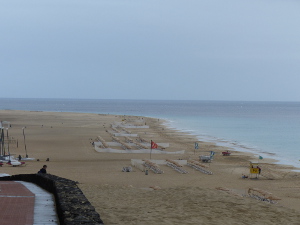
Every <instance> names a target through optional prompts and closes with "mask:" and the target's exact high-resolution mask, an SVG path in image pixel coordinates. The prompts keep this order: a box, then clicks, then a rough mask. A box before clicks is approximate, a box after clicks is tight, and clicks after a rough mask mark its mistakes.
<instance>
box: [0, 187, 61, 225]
mask: <svg viewBox="0 0 300 225" xmlns="http://www.w3.org/2000/svg"><path fill="white" fill-rule="evenodd" d="M0 224H1V225H56V224H59V222H58V218H57V215H56V209H55V202H54V198H53V196H52V195H51V194H50V193H48V192H46V191H45V190H43V189H42V188H40V187H38V186H37V185H35V184H32V183H28V182H21V181H0Z"/></svg>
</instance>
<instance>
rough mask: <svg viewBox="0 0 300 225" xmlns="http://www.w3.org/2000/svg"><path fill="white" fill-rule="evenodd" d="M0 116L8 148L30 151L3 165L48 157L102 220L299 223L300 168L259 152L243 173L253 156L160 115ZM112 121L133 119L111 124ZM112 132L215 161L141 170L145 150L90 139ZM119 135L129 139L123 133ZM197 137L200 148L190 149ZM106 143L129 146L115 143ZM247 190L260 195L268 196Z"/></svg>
mask: <svg viewBox="0 0 300 225" xmlns="http://www.w3.org/2000/svg"><path fill="white" fill-rule="evenodd" d="M0 120H1V121H9V122H10V125H11V127H10V128H9V129H8V135H9V137H10V140H11V141H10V145H9V149H10V153H11V154H12V155H14V156H16V157H17V156H19V155H21V156H23V157H25V155H26V151H27V154H28V157H33V158H35V160H33V161H26V164H25V166H19V167H12V166H9V165H6V164H4V165H3V166H2V167H0V173H7V174H10V175H14V174H26V173H36V172H37V171H38V170H39V169H40V168H41V167H42V166H43V165H44V164H47V166H48V169H47V171H48V173H51V174H53V175H57V176H60V177H64V178H68V179H71V180H74V181H78V182H79V184H78V186H79V187H80V188H81V190H82V191H83V192H84V194H85V195H86V197H87V198H88V199H89V201H90V202H91V203H92V205H93V206H94V207H95V208H96V211H97V212H98V213H99V214H100V216H101V219H102V220H103V221H104V223H105V224H106V225H112V224H128V225H133V224H138V225H146V224H164V225H165V224H300V173H297V172H293V171H292V170H293V169H295V168H293V167H291V166H285V165H277V164H274V162H273V161H272V160H270V159H262V160H260V164H259V165H260V167H261V168H262V172H261V175H260V176H259V178H258V179H250V178H247V179H242V174H246V175H249V165H250V164H249V163H250V161H253V162H257V161H258V157H257V156H254V155H251V154H249V153H242V152H236V151H232V150H231V149H227V148H225V147H220V146H215V145H214V144H213V143H206V142H199V141H197V139H196V137H194V136H192V135H189V134H186V133H182V132H179V131H176V130H172V129H168V128H166V127H165V126H163V124H162V122H163V121H161V120H159V119H156V118H142V117H134V116H115V115H109V114H105V115H104V114H87V113H65V112H38V111H30V112H29V111H14V110H1V111H0ZM113 124H115V125H116V124H126V125H131V126H132V125H135V126H136V127H130V126H129V128H128V127H126V128H124V129H122V128H121V127H116V128H114V127H112V125H113ZM145 126H149V128H146V127H145ZM5 127H6V125H5ZM23 131H24V134H25V137H26V138H25V143H24V137H23ZM6 132H7V130H5V137H6V135H7V133H6ZM117 132H121V133H127V134H137V136H134V137H130V138H131V139H132V140H133V141H134V142H136V141H138V140H141V139H143V140H145V141H147V142H148V144H149V143H150V141H151V140H153V141H155V142H156V143H169V147H166V148H164V149H163V150H164V151H167V152H176V151H181V150H184V151H185V153H184V154H151V159H152V160H166V159H168V160H171V161H172V160H173V161H174V160H178V159H180V160H187V161H197V162H199V156H200V155H207V154H209V151H214V152H215V155H214V159H213V160H212V162H209V163H202V162H199V163H201V166H202V167H203V168H205V170H207V171H211V172H212V173H213V174H212V175H208V174H205V173H202V172H200V171H197V170H195V169H193V168H191V167H189V166H186V165H185V166H183V167H182V168H183V169H184V170H185V171H187V173H186V174H181V173H179V172H177V171H175V170H174V169H172V168H171V167H168V166H166V165H159V168H160V169H161V170H163V171H164V173H163V174H155V173H154V172H153V171H151V170H149V171H148V174H147V175H146V173H145V171H142V170H140V169H139V168H137V167H132V165H131V160H132V159H140V160H149V159H150V154H148V153H141V154H137V153H103V152H97V151H96V150H95V147H94V145H93V143H95V142H97V141H99V139H102V140H105V142H106V143H110V142H113V136H114V133H117ZM118 138H119V140H121V141H122V142H124V143H128V142H126V138H125V136H120V137H118ZM127 141H128V139H127ZM196 141H197V142H198V143H199V149H198V150H196V152H195V150H194V143H195V142H196ZM25 144H26V151H25ZM100 148H101V146H100ZM110 148H113V149H118V150H120V151H124V152H126V150H124V149H123V148H122V147H121V146H119V145H116V146H111V147H110ZM137 149H138V148H136V147H133V150H137ZM227 150H229V151H230V152H231V155H230V156H223V155H222V154H221V153H222V152H223V151H227ZM47 158H49V161H46V159H47ZM123 167H132V171H131V172H122V169H123ZM249 194H251V195H252V196H254V195H256V196H258V197H264V198H266V199H267V200H271V202H272V203H269V202H266V201H260V200H258V199H255V198H253V197H250V195H249Z"/></svg>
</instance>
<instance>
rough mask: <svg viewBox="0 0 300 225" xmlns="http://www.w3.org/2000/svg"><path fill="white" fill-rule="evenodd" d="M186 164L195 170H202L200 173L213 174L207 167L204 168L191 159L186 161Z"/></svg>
mask: <svg viewBox="0 0 300 225" xmlns="http://www.w3.org/2000/svg"><path fill="white" fill-rule="evenodd" d="M187 165H188V166H190V167H192V168H194V169H195V170H198V171H200V172H202V173H205V174H208V175H211V174H213V173H212V172H211V171H209V170H207V169H204V168H203V167H202V166H200V165H197V164H195V163H193V162H191V161H189V162H187Z"/></svg>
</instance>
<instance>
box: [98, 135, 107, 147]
mask: <svg viewBox="0 0 300 225" xmlns="http://www.w3.org/2000/svg"><path fill="white" fill-rule="evenodd" d="M98 140H99V141H100V142H101V143H102V145H103V147H104V148H108V145H107V144H106V142H105V140H104V139H103V138H102V137H100V136H98Z"/></svg>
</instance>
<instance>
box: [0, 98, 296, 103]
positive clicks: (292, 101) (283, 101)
mask: <svg viewBox="0 0 300 225" xmlns="http://www.w3.org/2000/svg"><path fill="white" fill-rule="evenodd" d="M0 99H3V100H4V99H5V100H9V99H15V100H21V99H24V100H25V99H27V100H92V101H97V100H100V101H106V100H107V101H174V102H175V101H183V102H186V101H191V102H193V101H194V102H237V103H241V102H250V103H251V102H253V103H264V102H265V103H272V102H274V103H281V102H282V103H300V100H299V101H295V100H226V99H225V100H217V99H213V100H209V99H133V98H132V99H131V98H129V99H125V98H124V99H123V98H66V97H64V98H48V97H41V98H38V97H35V98H33V97H24V98H23V97H0Z"/></svg>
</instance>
